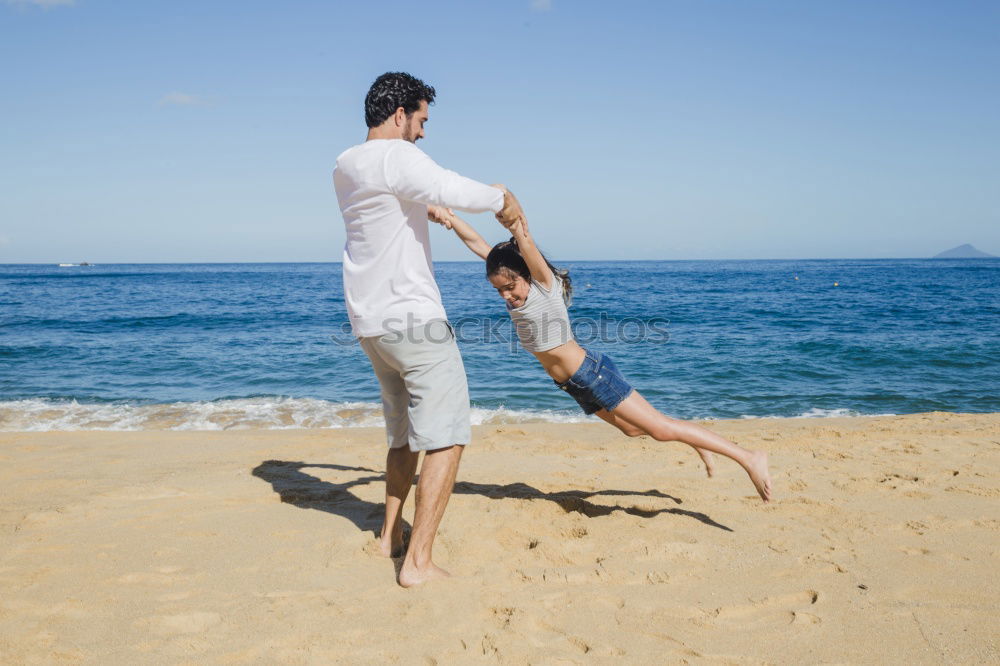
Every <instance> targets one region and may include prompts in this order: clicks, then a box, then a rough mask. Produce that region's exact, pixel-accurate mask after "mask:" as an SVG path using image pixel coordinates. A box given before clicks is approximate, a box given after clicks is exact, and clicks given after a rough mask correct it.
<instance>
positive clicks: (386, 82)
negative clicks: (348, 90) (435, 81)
mask: <svg viewBox="0 0 1000 666" xmlns="http://www.w3.org/2000/svg"><path fill="white" fill-rule="evenodd" d="M434 94H435V93H434V88H433V87H432V86H429V85H427V84H426V83H424V82H423V81H421V80H420V79H418V78H417V77H415V76H410V75H409V74H407V73H406V72H386V73H385V74H383V75H382V76H380V77H378V78H377V79H375V83H373V84H372V87H371V88H369V89H368V94H367V95H365V123H366V124H367V125H368V127H378V126H379V125H381V124H382V123H384V122H385V119H386V118H388V117H389V116H391V115H392V114H394V113H396V109H398V108H399V107H403V111H405V112H406V115H408V116H409V115H412V114H413V112H414V111H416V110H417V109H419V108H420V102H421V101H424V102H427V104H433V103H434Z"/></svg>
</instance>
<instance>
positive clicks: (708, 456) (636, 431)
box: [596, 409, 715, 476]
mask: <svg viewBox="0 0 1000 666" xmlns="http://www.w3.org/2000/svg"><path fill="white" fill-rule="evenodd" d="M617 412H618V410H617V409H616V410H615V411H614V412H609V411H608V410H606V409H601V410H598V411H597V412H596V414H597V416H600V417H601V418H602V419H604V420H605V421H607V422H608V423H610V424H611V425H613V426H614V427H616V428H618V429H619V430H621V431H622V432H623V433H625V434H626V435H628V436H629V437H638V436H640V435H649V433H648V432H646V431H645V430H643V429H642V428H640V427H638V426H634V425H632V424H631V423H629V422H628V421H626V420H624V419H620V418H618V417H617V416H615V414H616V413H617ZM691 448H693V449H694V450H695V451H697V452H698V455H699V456H700V457H701V461H702V462H703V463H705V473H706V474H708V475H709V476H712V475H713V474H715V456H713V455H712V453H711V452H710V451H706V450H705V449H699V448H698V447H697V446H695V445H693V444H692V445H691Z"/></svg>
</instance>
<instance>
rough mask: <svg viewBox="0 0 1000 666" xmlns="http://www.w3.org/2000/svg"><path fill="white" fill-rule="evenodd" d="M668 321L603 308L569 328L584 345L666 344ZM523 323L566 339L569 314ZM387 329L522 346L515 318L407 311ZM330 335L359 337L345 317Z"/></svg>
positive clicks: (349, 340)
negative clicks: (439, 316) (427, 320)
mask: <svg viewBox="0 0 1000 666" xmlns="http://www.w3.org/2000/svg"><path fill="white" fill-rule="evenodd" d="M669 323H670V322H669V320H667V319H665V318H663V317H649V318H642V317H612V316H610V315H608V313H606V312H601V313H599V314H598V315H597V316H596V317H576V318H574V319H573V323H572V325H571V326H570V333H572V337H573V338H574V339H575V340H576V341H577V342H578V343H580V344H581V345H587V344H594V343H600V344H611V345H614V344H625V345H637V344H654V345H663V344H666V343H667V342H668V341H669V340H670V334H669V332H668V331H667V327H668V325H669ZM518 326H520V327H523V328H521V330H520V333H521V334H522V335H524V336H527V337H528V338H530V339H537V338H538V337H539V335H540V334H544V335H543V337H545V338H546V339H549V340H553V339H554V340H562V339H566V337H565V327H566V320H565V319H561V318H551V319H550V318H549V317H547V316H544V315H543V317H542V319H541V321H539V322H528V321H520V322H518ZM382 328H383V330H385V331H388V333H386V335H385V336H383V340H382V342H383V343H385V344H393V343H399V342H404V341H405V342H408V343H417V344H420V343H423V342H427V343H431V344H440V343H442V342H446V341H447V340H448V339H449V338H451V337H454V338H455V340H457V341H458V342H459V343H460V344H465V345H467V344H484V345H506V346H507V348H508V349H509V350H510V351H511V352H512V353H513V352H516V351H517V348H518V331H517V330H516V329H515V325H514V322H513V321H512V320H511V319H510V317H460V318H459V319H456V320H455V321H453V322H451V323H450V325H449V326H447V327H440V326H439V327H433V326H424V325H422V324H418V323H417V322H416V321H414V320H413V316H412V315H410V314H407V317H406V319H386V320H385V321H383V322H382ZM330 338H331V339H332V340H333V342H334V343H336V344H338V345H353V344H355V343H356V342H357V341H358V340H357V338H356V337H355V336H354V334H353V333H352V330H351V324H350V323H349V322H344V323H343V324H342V325H341V326H340V328H339V329H338V330H337V331H336V332H335V333H334V334H333V335H331V336H330Z"/></svg>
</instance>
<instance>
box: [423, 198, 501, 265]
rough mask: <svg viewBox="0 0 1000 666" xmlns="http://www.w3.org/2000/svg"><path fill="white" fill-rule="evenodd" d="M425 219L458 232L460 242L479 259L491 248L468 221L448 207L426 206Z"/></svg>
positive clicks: (483, 257) (484, 256)
mask: <svg viewBox="0 0 1000 666" xmlns="http://www.w3.org/2000/svg"><path fill="white" fill-rule="evenodd" d="M427 219H428V220H430V221H431V222H437V223H438V224H440V225H443V226H444V227H445V228H447V229H451V230H452V231H454V232H455V233H456V234H458V237H459V238H461V239H462V242H463V243H465V245H466V247H468V248H469V249H470V250H472V251H473V252H475V253H476V255H477V256H478V257H479V258H480V259H486V255H488V254H489V253H490V250H492V249H493V248H492V247H491V246H490V244H489V243H487V242H486V241H485V240H484V239H483V237H482V236H480V235H479V232H477V231H476V230H475V229H473V228H472V227H471V226H470V225H469V223H468V222H466V221H465V220H463V219H462V218H460V217H459V216H458V215H455V213H453V212H451V209H450V208H444V207H442V206H428V207H427Z"/></svg>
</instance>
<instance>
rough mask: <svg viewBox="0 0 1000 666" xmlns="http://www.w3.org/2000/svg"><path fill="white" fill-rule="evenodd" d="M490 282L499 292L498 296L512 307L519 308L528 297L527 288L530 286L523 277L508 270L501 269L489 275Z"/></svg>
mask: <svg viewBox="0 0 1000 666" xmlns="http://www.w3.org/2000/svg"><path fill="white" fill-rule="evenodd" d="M488 279H489V281H490V284H492V285H493V287H494V288H495V289H496V290H497V293H498V294H500V298H502V299H503V300H505V301H507V304H508V305H509V306H510V307H512V308H519V307H521V306H522V305H524V301H525V299H527V298H528V288H529V287H530V286H531V285H529V284H528V281H527V280H525V279H524V278H523V277H521V276H520V275H518V274H517V273H514V272H513V271H509V270H501V271H500V272H499V273H494V274H493V275H490V276H489V278H488Z"/></svg>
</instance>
